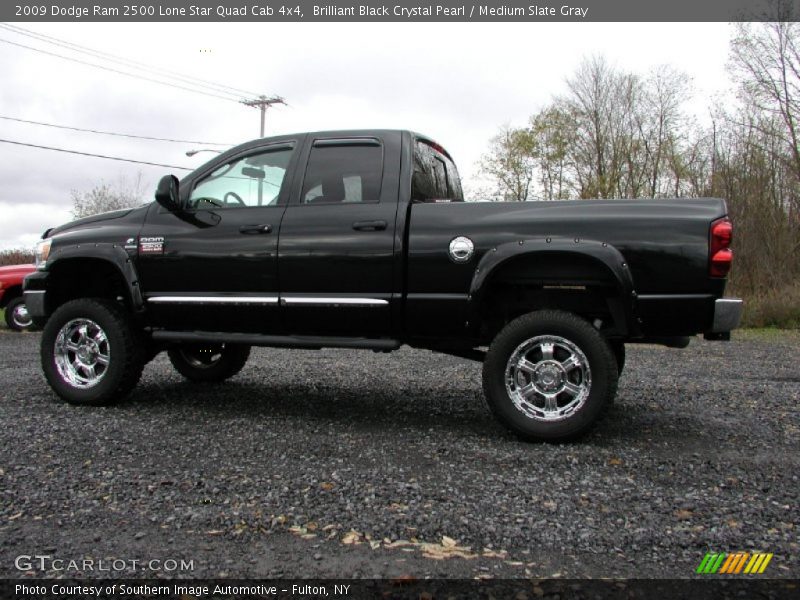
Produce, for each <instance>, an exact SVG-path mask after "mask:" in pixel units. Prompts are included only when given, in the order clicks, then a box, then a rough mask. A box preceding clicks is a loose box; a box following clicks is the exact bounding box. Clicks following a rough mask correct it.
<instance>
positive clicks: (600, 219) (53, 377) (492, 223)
mask: <svg viewBox="0 0 800 600" xmlns="http://www.w3.org/2000/svg"><path fill="white" fill-rule="evenodd" d="M731 237H732V226H731V222H730V221H729V219H728V217H727V209H726V205H725V202H724V201H723V200H720V199H712V198H703V199H653V200H591V201H587V200H580V201H558V202H523V203H490V202H463V196H462V190H461V184H460V181H459V176H458V172H457V171H456V167H455V165H454V164H453V161H452V160H451V157H450V155H449V154H448V153H447V151H446V150H445V149H444V148H442V147H441V146H440V145H439V144H437V143H436V142H434V141H433V140H431V139H430V138H427V137H425V136H422V135H418V134H416V133H412V132H408V131H389V130H368V131H335V132H321V133H301V134H297V135H285V136H279V137H273V138H265V139H258V140H255V141H251V142H248V143H245V144H242V145H240V146H237V147H235V148H232V149H230V150H228V151H226V152H225V153H224V154H221V155H220V156H218V157H216V158H214V159H212V160H211V161H209V162H207V163H206V164H204V165H203V166H201V167H199V168H198V169H197V170H195V171H193V172H192V173H190V174H189V175H187V176H186V177H184V178H183V179H182V180H181V181H178V180H177V178H175V177H174V176H171V175H168V176H166V177H164V178H163V179H162V180H161V181H160V182H159V184H158V188H157V190H156V194H155V202H152V203H151V204H148V205H146V206H143V207H141V208H137V209H133V210H121V211H115V212H111V213H106V214H102V215H97V216H94V217H90V218H85V219H80V220H78V221H74V222H72V223H68V224H66V225H62V226H60V227H57V228H55V229H52V230H50V231H48V232H46V233H45V235H44V237H43V239H42V240H41V242H39V244H38V248H37V260H38V270H37V271H36V272H35V273H33V274H31V275H29V276H28V277H27V278H26V280H25V301H26V303H27V306H28V311H29V313H30V314H31V315H32V316H33V318H34V319H35V320H36V321H37V322H38V323H39V324H41V325H44V331H43V334H42V341H41V344H42V346H41V356H42V368H43V371H44V374H45V376H46V378H47V381H48V382H49V384H50V385H51V386H52V388H53V390H54V391H55V392H56V394H58V395H59V396H60V397H61V398H63V399H64V400H66V401H67V402H70V403H73V404H101V403H109V402H114V401H116V400H119V399H120V398H122V397H123V396H125V395H126V394H127V393H128V392H130V391H131V390H132V389H133V387H134V386H135V385H136V383H137V381H138V379H139V376H140V374H141V371H142V368H143V365H144V364H145V363H146V362H147V361H148V360H150V359H152V358H153V357H154V356H155V355H156V354H158V353H159V352H161V351H166V352H167V353H168V355H169V358H170V360H171V362H172V364H173V365H174V367H175V368H176V369H177V370H178V371H179V372H180V373H181V374H182V375H183V376H185V377H186V378H188V379H190V380H195V381H220V380H223V379H226V378H228V377H231V376H233V375H234V374H236V373H237V372H238V371H239V370H240V369H241V368H242V367H243V366H244V364H245V361H246V360H247V358H248V355H249V353H250V347H251V346H278V347H285V348H312V349H319V348H363V349H369V350H374V351H380V352H389V351H391V350H395V349H397V348H399V347H400V346H401V345H402V344H405V345H408V346H411V347H414V348H422V349H428V350H433V351H436V352H444V353H449V354H452V355H456V356H460V357H465V358H468V359H475V360H479V361H482V362H483V388H484V395H485V397H486V400H487V403H488V405H489V408H490V409H491V411H492V412H493V413H494V414H495V415H496V417H497V418H498V419H499V420H500V421H501V422H502V423H503V424H505V425H506V426H507V427H509V428H510V429H511V430H513V431H514V432H516V433H517V434H518V435H519V436H521V437H523V438H525V439H539V440H555V439H564V438H568V437H574V436H576V435H578V434H581V433H583V432H585V431H586V430H587V429H588V428H589V427H590V426H591V425H592V424H593V423H595V422H596V421H597V419H598V418H599V417H600V416H601V414H602V413H603V411H604V409H605V408H606V407H607V406H608V405H609V404H610V403H611V402H612V400H613V398H614V395H615V392H616V388H617V381H618V377H619V375H620V373H621V372H622V368H623V364H624V360H625V344H631V343H659V344H665V345H669V346H674V347H683V346H685V345H686V344H687V343H688V339H689V336H693V335H697V334H702V335H704V336H705V337H706V338H707V339H715V340H724V339H728V338H729V337H730V331H731V330H732V329H734V328H736V327H737V325H738V322H739V319H740V314H741V310H742V302H741V300H738V299H732V298H725V297H723V296H724V290H725V284H726V276H727V274H728V270H729V269H730V266H731V261H732V252H731V249H730V245H731Z"/></svg>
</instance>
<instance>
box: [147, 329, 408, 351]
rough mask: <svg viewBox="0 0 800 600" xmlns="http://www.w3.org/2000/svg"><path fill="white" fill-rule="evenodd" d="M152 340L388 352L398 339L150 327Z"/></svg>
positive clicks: (395, 347)
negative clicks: (153, 328)
mask: <svg viewBox="0 0 800 600" xmlns="http://www.w3.org/2000/svg"><path fill="white" fill-rule="evenodd" d="M151 335H152V336H153V339H154V340H158V341H162V342H193V343H225V344H247V345H249V346H272V347H277V348H302V349H306V350H320V349H321V348H358V349H363V350H375V351H379V352H390V351H392V350H397V349H398V348H399V347H400V342H398V341H397V340H389V339H370V338H350V337H324V336H293V335H262V334H258V333H224V332H215V331H161V330H157V331H153V332H152V333H151Z"/></svg>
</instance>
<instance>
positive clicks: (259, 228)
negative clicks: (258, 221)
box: [239, 225, 272, 234]
mask: <svg viewBox="0 0 800 600" xmlns="http://www.w3.org/2000/svg"><path fill="white" fill-rule="evenodd" d="M271 232H272V225H242V226H241V227H239V233H250V234H254V233H271Z"/></svg>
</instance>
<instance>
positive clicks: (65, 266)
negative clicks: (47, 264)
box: [47, 258, 131, 312]
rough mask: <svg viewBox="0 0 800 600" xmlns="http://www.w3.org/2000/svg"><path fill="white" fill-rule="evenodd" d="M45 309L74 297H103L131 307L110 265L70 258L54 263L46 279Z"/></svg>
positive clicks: (119, 277) (122, 283)
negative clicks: (46, 306) (46, 305)
mask: <svg viewBox="0 0 800 600" xmlns="http://www.w3.org/2000/svg"><path fill="white" fill-rule="evenodd" d="M47 288H48V293H47V303H48V310H49V311H50V312H52V311H54V310H55V309H56V308H58V307H59V306H61V305H62V304H64V303H65V302H68V301H70V300H75V299H76V298H106V299H108V300H118V301H120V302H123V303H124V304H125V306H126V308H131V306H130V304H131V298H130V294H129V292H128V286H127V284H126V282H125V279H124V277H123V276H122V273H120V271H119V269H117V267H116V266H115V265H114V264H112V263H111V262H109V261H107V260H103V259H99V258H71V259H64V260H60V261H58V262H57V263H56V264H55V265H53V266H52V267H51V268H50V269H49V275H48V278H47Z"/></svg>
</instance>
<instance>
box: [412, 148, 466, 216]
mask: <svg viewBox="0 0 800 600" xmlns="http://www.w3.org/2000/svg"><path fill="white" fill-rule="evenodd" d="M411 200H414V201H417V202H435V201H437V200H455V201H462V200H464V194H463V192H462V191H461V180H460V178H459V176H458V170H457V169H456V166H455V164H454V163H453V161H452V160H450V159H449V158H448V157H447V155H446V154H444V153H443V152H441V151H439V150H438V149H437V148H435V147H434V146H433V145H431V144H429V143H427V142H424V141H422V140H419V141H417V143H416V144H415V145H414V173H413V175H412V179H411Z"/></svg>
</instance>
